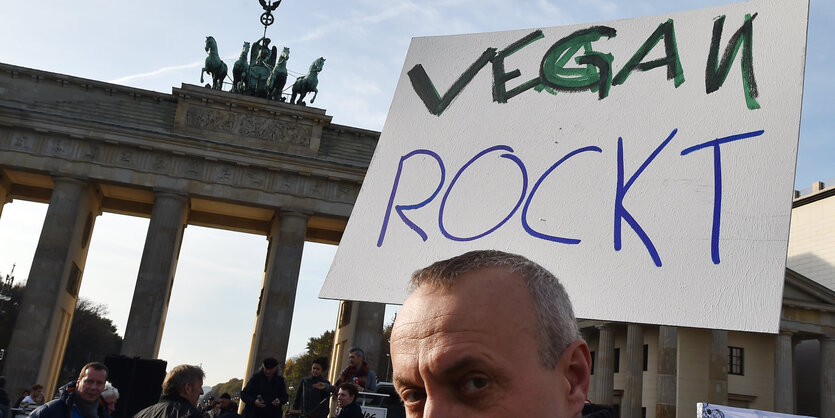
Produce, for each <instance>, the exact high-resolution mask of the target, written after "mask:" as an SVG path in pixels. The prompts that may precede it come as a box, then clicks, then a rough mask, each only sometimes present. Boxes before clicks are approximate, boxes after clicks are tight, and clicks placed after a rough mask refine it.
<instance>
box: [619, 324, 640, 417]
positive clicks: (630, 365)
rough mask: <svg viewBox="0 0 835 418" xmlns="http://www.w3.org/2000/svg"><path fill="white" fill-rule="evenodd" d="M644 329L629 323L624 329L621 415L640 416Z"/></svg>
mask: <svg viewBox="0 0 835 418" xmlns="http://www.w3.org/2000/svg"><path fill="white" fill-rule="evenodd" d="M643 377H644V329H643V328H642V327H641V325H640V324H629V326H628V327H627V330H626V384H625V385H624V389H623V401H622V402H621V417H624V418H641V401H642V398H643V397H642V395H643V392H644V382H643V380H644V379H643Z"/></svg>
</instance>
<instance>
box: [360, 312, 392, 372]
mask: <svg viewBox="0 0 835 418" xmlns="http://www.w3.org/2000/svg"><path fill="white" fill-rule="evenodd" d="M355 304H356V305H355V309H357V326H356V329H355V331H354V346H356V347H359V348H362V350H363V351H365V361H367V362H368V366H369V367H371V370H374V373H376V374H377V376H381V375H382V373H380V368H379V366H380V343H382V342H383V321H384V320H385V316H386V304H385V303H372V302H355Z"/></svg>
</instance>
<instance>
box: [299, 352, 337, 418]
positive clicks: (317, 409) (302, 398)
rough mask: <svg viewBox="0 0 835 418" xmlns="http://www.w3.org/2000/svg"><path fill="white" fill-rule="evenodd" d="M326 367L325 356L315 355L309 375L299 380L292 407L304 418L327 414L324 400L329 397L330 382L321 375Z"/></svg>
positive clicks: (319, 416) (321, 416)
mask: <svg viewBox="0 0 835 418" xmlns="http://www.w3.org/2000/svg"><path fill="white" fill-rule="evenodd" d="M327 369H328V359H327V357H316V358H315V359H313V365H312V366H310V376H308V377H303V378H302V379H301V380H300V381H299V386H298V390H297V391H296V397H295V398H294V399H293V408H292V409H293V410H294V411H297V413H299V414H301V416H303V417H306V418H308V417H309V418H325V417H327V416H328V405H327V402H325V400H326V399H328V398H330V394H331V382H328V379H325V378H324V377H322V373H323V372H324V371H325V370H327Z"/></svg>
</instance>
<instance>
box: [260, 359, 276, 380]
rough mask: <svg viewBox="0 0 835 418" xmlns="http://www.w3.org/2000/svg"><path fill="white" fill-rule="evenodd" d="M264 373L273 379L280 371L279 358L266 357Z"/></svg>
mask: <svg viewBox="0 0 835 418" xmlns="http://www.w3.org/2000/svg"><path fill="white" fill-rule="evenodd" d="M263 365H264V374H265V375H266V376H267V378H269V379H272V377H273V376H275V375H276V374H277V373H278V360H276V359H274V358H272V357H267V358H265V359H264V363H263Z"/></svg>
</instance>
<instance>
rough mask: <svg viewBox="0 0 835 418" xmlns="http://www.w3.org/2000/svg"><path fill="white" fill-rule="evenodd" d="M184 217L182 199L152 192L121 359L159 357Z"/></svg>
mask: <svg viewBox="0 0 835 418" xmlns="http://www.w3.org/2000/svg"><path fill="white" fill-rule="evenodd" d="M187 216H188V198H187V197H186V196H182V195H178V194H173V193H165V192H161V193H156V195H155V196H154V208H153V209H152V210H151V222H150V223H149V224H148V233H147V235H146V237H145V247H144V249H143V250H142V259H141V261H140V262H139V274H138V275H137V277H136V287H135V289H134V291H133V301H132V302H131V305H130V314H129V315H128V324H127V326H126V327H125V339H124V341H123V342H122V354H123V355H125V356H128V357H142V358H156V357H157V355H158V354H159V346H160V343H161V341H162V331H163V329H164V328H165V318H166V315H167V314H168V301H169V300H170V299H171V287H172V286H173V285H174V273H175V272H176V270H177V258H178V257H179V255H180V246H181V245H182V242H183V231H184V230H185V227H186V218H187Z"/></svg>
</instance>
